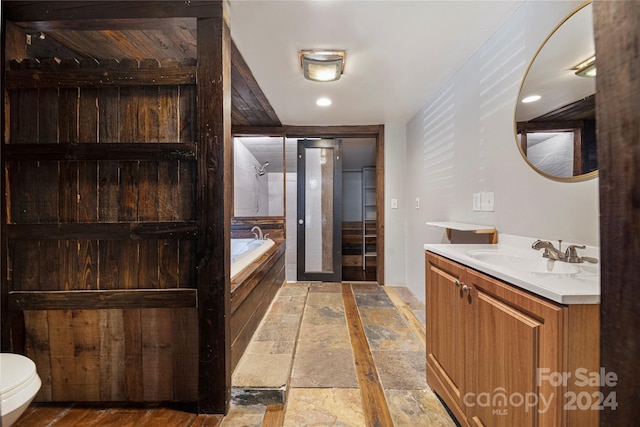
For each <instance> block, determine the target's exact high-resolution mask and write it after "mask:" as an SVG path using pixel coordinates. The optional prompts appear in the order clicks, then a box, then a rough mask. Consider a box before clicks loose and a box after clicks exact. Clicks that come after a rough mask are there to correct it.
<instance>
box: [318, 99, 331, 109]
mask: <svg viewBox="0 0 640 427" xmlns="http://www.w3.org/2000/svg"><path fill="white" fill-rule="evenodd" d="M316 104H317V105H319V106H321V107H328V106H329V105H331V100H330V99H329V98H320V99H318V100H317V101H316Z"/></svg>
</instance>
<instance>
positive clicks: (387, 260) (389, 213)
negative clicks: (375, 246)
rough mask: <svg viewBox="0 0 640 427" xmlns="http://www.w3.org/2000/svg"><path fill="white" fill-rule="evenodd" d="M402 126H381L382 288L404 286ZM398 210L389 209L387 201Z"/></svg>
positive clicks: (404, 166)
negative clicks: (392, 203)
mask: <svg viewBox="0 0 640 427" xmlns="http://www.w3.org/2000/svg"><path fill="white" fill-rule="evenodd" d="M406 139H407V135H406V126H405V125H404V124H397V123H396V124H394V123H386V124H385V125H384V282H385V284H386V285H392V286H393V285H402V286H404V285H406V283H407V280H406V274H405V240H406V238H407V232H408V231H409V232H414V230H407V227H406V224H407V223H406V214H407V212H408V208H409V206H410V203H409V201H408V200H407V197H406V195H405V188H404V187H405V175H406V170H405V169H406ZM392 199H397V200H398V208H397V209H392V208H391V200H392Z"/></svg>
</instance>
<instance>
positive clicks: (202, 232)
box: [197, 3, 232, 413]
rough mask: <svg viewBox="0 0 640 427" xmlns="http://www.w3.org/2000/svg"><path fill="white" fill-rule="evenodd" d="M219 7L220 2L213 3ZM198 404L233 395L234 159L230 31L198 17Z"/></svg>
mask: <svg viewBox="0 0 640 427" xmlns="http://www.w3.org/2000/svg"><path fill="white" fill-rule="evenodd" d="M213 7H217V8H220V10H221V9H222V8H223V4H222V3H217V4H216V5H215V6H213ZM197 34H198V35H197V38H198V71H197V73H198V96H197V99H198V100H200V102H199V104H198V120H197V123H198V159H199V160H198V180H197V182H198V197H197V200H198V201H197V209H198V214H197V217H198V235H199V236H200V238H199V240H198V247H197V252H198V254H199V257H200V258H199V259H198V298H199V300H198V308H199V325H200V328H199V332H200V357H199V365H198V367H199V381H198V396H199V399H198V404H199V410H200V411H201V412H204V413H226V412H227V411H228V408H229V402H230V400H231V357H230V356H231V355H230V353H231V345H230V340H229V334H230V332H229V321H230V317H231V316H230V314H231V313H230V306H231V303H230V293H231V292H230V285H229V269H230V267H229V265H230V262H229V239H230V237H231V236H230V232H229V230H230V228H231V205H232V203H230V202H231V200H232V199H231V197H232V188H231V180H229V179H225V171H226V172H227V173H228V171H229V170H230V167H231V164H232V159H231V151H232V141H231V111H230V108H229V107H230V105H231V34H230V31H229V27H228V26H227V24H226V23H225V22H224V20H221V19H199V20H198V29H197Z"/></svg>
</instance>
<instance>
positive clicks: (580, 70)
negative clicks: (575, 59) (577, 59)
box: [573, 56, 596, 77]
mask: <svg viewBox="0 0 640 427" xmlns="http://www.w3.org/2000/svg"><path fill="white" fill-rule="evenodd" d="M573 69H574V70H575V71H576V76H580V77H595V76H596V57H595V56H592V57H591V58H589V59H587V60H586V61H582V62H581V63H580V64H578V65H576V66H575V67H574V68H573Z"/></svg>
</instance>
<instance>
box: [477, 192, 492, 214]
mask: <svg viewBox="0 0 640 427" xmlns="http://www.w3.org/2000/svg"><path fill="white" fill-rule="evenodd" d="M481 194H482V196H481V199H482V200H481V202H480V210H481V211H482V212H493V211H494V198H493V191H491V192H487V193H481Z"/></svg>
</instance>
